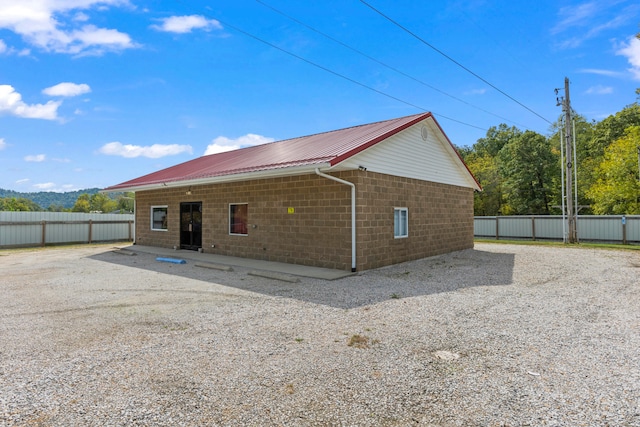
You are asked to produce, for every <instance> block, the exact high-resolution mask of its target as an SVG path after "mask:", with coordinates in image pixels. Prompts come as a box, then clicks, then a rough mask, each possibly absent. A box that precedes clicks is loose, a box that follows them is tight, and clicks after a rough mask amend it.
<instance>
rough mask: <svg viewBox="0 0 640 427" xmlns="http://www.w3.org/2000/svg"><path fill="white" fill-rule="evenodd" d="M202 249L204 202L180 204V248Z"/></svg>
mask: <svg viewBox="0 0 640 427" xmlns="http://www.w3.org/2000/svg"><path fill="white" fill-rule="evenodd" d="M201 247H202V202H187V203H180V248H181V249H189V250H192V251H197V250H198V249H200V248H201Z"/></svg>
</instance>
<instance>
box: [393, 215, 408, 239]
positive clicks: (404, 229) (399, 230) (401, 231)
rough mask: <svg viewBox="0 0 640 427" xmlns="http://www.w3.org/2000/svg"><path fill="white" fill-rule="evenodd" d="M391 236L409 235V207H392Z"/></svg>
mask: <svg viewBox="0 0 640 427" xmlns="http://www.w3.org/2000/svg"><path fill="white" fill-rule="evenodd" d="M393 237H394V238H396V239H399V238H402V237H409V209H407V208H393Z"/></svg>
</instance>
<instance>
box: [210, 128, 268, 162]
mask: <svg viewBox="0 0 640 427" xmlns="http://www.w3.org/2000/svg"><path fill="white" fill-rule="evenodd" d="M273 141H275V139H273V138H269V137H266V136H262V135H256V134H254V133H248V134H246V135H244V136H241V137H240V138H236V139H231V138H227V137H226V136H219V137H217V138H216V139H214V140H213V141H211V144H209V145H208V146H207V149H206V150H205V152H204V155H205V156H208V155H209V154H217V153H223V152H225V151H232V150H237V149H239V148H245V147H253V146H254V145H262V144H266V143H269V142H273Z"/></svg>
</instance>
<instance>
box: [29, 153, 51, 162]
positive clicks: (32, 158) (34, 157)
mask: <svg viewBox="0 0 640 427" xmlns="http://www.w3.org/2000/svg"><path fill="white" fill-rule="evenodd" d="M46 159H47V156H46V155H45V154H33V155H30V156H24V161H25V162H36V163H39V162H44V161H45V160H46Z"/></svg>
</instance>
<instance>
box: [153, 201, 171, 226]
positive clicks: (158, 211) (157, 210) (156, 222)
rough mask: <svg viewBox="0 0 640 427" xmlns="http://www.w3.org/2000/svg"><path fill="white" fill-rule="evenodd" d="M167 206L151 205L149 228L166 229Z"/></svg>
mask: <svg viewBox="0 0 640 427" xmlns="http://www.w3.org/2000/svg"><path fill="white" fill-rule="evenodd" d="M167 210H168V207H167V206H151V229H152V230H156V231H167V228H168V227H167Z"/></svg>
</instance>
